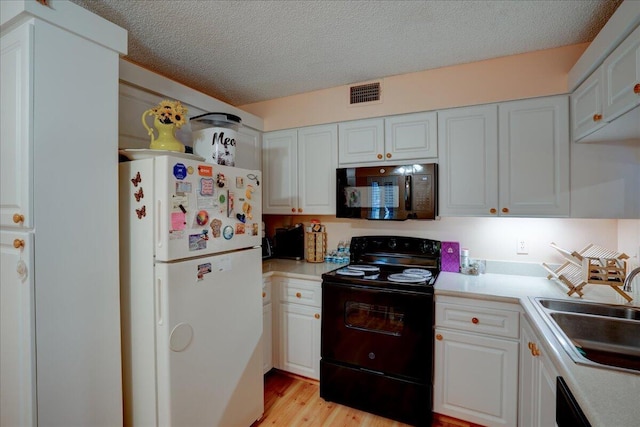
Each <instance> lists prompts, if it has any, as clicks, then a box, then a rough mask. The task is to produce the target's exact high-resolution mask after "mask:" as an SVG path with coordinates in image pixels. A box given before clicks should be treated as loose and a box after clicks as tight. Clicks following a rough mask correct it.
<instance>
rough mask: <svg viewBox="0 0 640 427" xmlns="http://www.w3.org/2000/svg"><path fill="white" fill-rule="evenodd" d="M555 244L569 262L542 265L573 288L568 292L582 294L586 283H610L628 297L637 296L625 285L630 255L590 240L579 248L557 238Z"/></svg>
mask: <svg viewBox="0 0 640 427" xmlns="http://www.w3.org/2000/svg"><path fill="white" fill-rule="evenodd" d="M551 247H552V248H554V249H556V250H557V251H558V252H560V253H561V254H562V256H563V257H564V258H565V262H564V263H563V264H562V265H560V266H559V267H558V268H556V269H553V268H551V267H550V266H548V265H547V264H545V263H542V266H543V267H544V268H545V270H547V271H548V272H549V275H548V276H547V279H549V280H551V279H556V280H557V281H559V282H560V283H562V284H564V285H565V286H567V287H568V288H569V292H567V295H572V294H574V293H575V294H578V295H579V296H580V297H582V296H583V295H584V294H583V292H582V288H584V287H585V286H586V285H606V286H610V287H611V288H612V289H613V290H614V291H616V292H617V293H618V294H620V295H621V296H622V297H623V298H624V299H626V300H627V301H629V302H631V301H632V300H633V298H632V297H630V296H629V295H628V294H627V293H626V292H624V291H623V290H622V289H621V287H622V285H623V284H624V279H625V277H626V276H627V274H628V268H629V266H628V263H627V261H626V260H627V259H629V256H628V255H626V254H624V253H621V252H616V251H612V250H609V249H606V248H603V247H601V246H597V245H594V244H589V245H588V246H586V247H585V248H584V249H582V250H581V251H579V252H576V251H573V252H571V251H568V250H566V249H563V248H561V247H559V246H558V245H556V244H555V243H553V242H552V243H551Z"/></svg>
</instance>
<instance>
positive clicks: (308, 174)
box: [298, 124, 338, 215]
mask: <svg viewBox="0 0 640 427" xmlns="http://www.w3.org/2000/svg"><path fill="white" fill-rule="evenodd" d="M337 167H338V126H337V125H335V124H333V125H326V126H312V127H307V128H302V129H299V130H298V200H299V202H300V203H299V206H298V213H302V214H314V215H335V214H336V168H337Z"/></svg>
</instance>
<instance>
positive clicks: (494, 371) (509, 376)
mask: <svg viewBox="0 0 640 427" xmlns="http://www.w3.org/2000/svg"><path fill="white" fill-rule="evenodd" d="M434 363H435V368H434V372H435V378H434V409H433V410H434V412H437V413H440V414H444V415H449V416H452V417H456V418H460V419H464V420H467V421H471V422H474V423H478V424H481V425H485V426H515V425H517V408H518V401H517V393H518V375H517V373H518V343H517V342H515V341H507V340H502V339H495V338H488V337H484V336H480V335H473V334H466V333H460V332H453V331H450V330H446V329H441V328H436V340H435V361H434Z"/></svg>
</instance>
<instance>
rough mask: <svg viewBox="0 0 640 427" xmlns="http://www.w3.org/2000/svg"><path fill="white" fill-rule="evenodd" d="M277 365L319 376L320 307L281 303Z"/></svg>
mask: <svg viewBox="0 0 640 427" xmlns="http://www.w3.org/2000/svg"><path fill="white" fill-rule="evenodd" d="M279 327H280V352H279V353H280V368H281V369H283V370H285V371H288V372H292V373H294V374H298V375H302V376H304V377H309V378H313V379H316V380H318V379H320V309H319V308H316V307H309V306H303V305H299V304H281V305H280V321H279Z"/></svg>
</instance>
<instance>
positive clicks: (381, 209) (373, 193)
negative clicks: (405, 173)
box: [365, 176, 402, 219]
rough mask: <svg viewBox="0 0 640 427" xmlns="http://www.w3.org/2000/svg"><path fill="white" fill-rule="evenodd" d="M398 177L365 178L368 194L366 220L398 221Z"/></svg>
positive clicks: (399, 189)
mask: <svg viewBox="0 0 640 427" xmlns="http://www.w3.org/2000/svg"><path fill="white" fill-rule="evenodd" d="M399 178H401V177H398V176H376V177H367V188H368V190H369V191H368V192H369V197H368V204H367V208H368V209H367V210H366V211H367V212H366V214H367V215H366V216H365V217H366V218H368V219H398V218H399V216H400V213H401V212H402V209H400V198H401V195H400V191H401V187H400V186H399V185H398V184H399V182H398V181H399Z"/></svg>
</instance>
